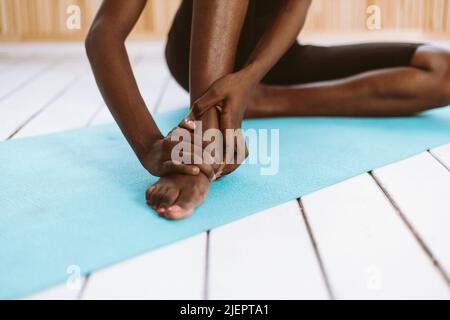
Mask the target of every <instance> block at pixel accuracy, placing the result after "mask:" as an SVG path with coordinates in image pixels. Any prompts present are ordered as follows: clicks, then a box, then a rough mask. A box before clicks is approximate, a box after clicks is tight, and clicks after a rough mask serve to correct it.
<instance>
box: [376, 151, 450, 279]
mask: <svg viewBox="0 0 450 320" xmlns="http://www.w3.org/2000/svg"><path fill="white" fill-rule="evenodd" d="M373 175H374V177H375V178H376V179H377V181H378V182H379V183H380V185H381V186H382V188H383V189H384V190H385V192H386V193H387V194H388V195H389V197H390V198H391V199H392V201H393V202H394V203H395V205H396V206H397V207H398V209H399V210H400V211H401V213H402V214H403V215H404V217H405V219H406V220H407V221H408V222H409V224H410V225H411V227H412V228H413V230H414V231H415V232H416V233H417V235H418V237H420V239H422V241H423V242H424V245H425V246H426V247H427V248H428V249H429V250H430V254H431V255H433V258H434V259H435V260H436V263H438V264H440V266H441V268H443V270H445V271H446V273H447V281H449V280H448V272H449V271H450V233H449V230H450V173H449V172H448V170H447V169H446V168H445V167H444V166H442V164H440V163H439V162H438V161H436V160H435V159H434V158H433V157H432V156H431V155H430V154H428V153H421V154H419V155H417V156H414V157H412V158H409V159H407V160H404V161H400V162H397V163H394V164H392V165H389V166H386V167H383V168H381V169H378V170H374V172H373ZM448 284H449V286H450V282H448Z"/></svg>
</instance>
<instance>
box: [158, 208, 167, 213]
mask: <svg viewBox="0 0 450 320" xmlns="http://www.w3.org/2000/svg"><path fill="white" fill-rule="evenodd" d="M158 212H161V213H164V212H166V209H164V208H159V209H158Z"/></svg>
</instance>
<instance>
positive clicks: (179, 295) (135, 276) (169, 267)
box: [83, 233, 206, 300]
mask: <svg viewBox="0 0 450 320" xmlns="http://www.w3.org/2000/svg"><path fill="white" fill-rule="evenodd" d="M205 252H206V234H205V233H203V234H200V235H198V236H195V237H192V238H189V239H186V240H183V241H179V242H177V243H174V244H171V245H169V246H167V247H163V248H160V249H157V250H154V251H152V252H149V253H147V254H144V255H141V256H139V257H136V258H133V259H130V260H127V261H125V262H121V263H119V264H116V265H114V266H112V267H109V268H106V269H104V270H100V271H97V272H95V273H94V274H93V275H91V276H90V277H89V281H88V283H87V285H86V288H85V290H84V292H83V299H85V300H89V299H157V300H159V299H189V300H190V299H195V300H197V299H202V298H203V296H204V279H205V274H204V270H205Z"/></svg>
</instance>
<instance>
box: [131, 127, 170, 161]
mask: <svg viewBox="0 0 450 320" xmlns="http://www.w3.org/2000/svg"><path fill="white" fill-rule="evenodd" d="M162 139H164V136H163V135H162V133H161V132H159V131H158V132H155V133H154V134H151V135H149V136H147V137H146V138H145V139H144V141H141V142H139V143H136V144H135V148H134V150H135V153H136V156H137V157H138V159H139V161H141V162H144V161H145V159H146V158H147V157H148V154H149V153H151V150H152V148H153V146H154V145H155V143H157V142H158V141H160V140H162Z"/></svg>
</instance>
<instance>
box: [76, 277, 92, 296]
mask: <svg viewBox="0 0 450 320" xmlns="http://www.w3.org/2000/svg"><path fill="white" fill-rule="evenodd" d="M90 277H91V274H90V273H88V274H87V275H86V276H85V278H84V281H83V284H82V285H81V288H80V291H79V292H78V295H77V298H76V300H82V299H83V295H84V292H85V291H86V287H87V284H88V281H89V278H90Z"/></svg>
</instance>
